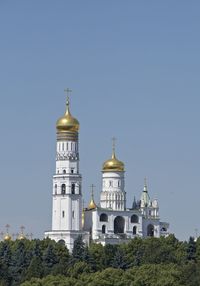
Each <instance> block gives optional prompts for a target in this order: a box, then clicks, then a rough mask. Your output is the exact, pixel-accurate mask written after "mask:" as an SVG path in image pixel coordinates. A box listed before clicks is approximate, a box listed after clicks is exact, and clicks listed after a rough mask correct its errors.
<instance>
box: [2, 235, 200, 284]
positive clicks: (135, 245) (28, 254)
mask: <svg viewBox="0 0 200 286" xmlns="http://www.w3.org/2000/svg"><path fill="white" fill-rule="evenodd" d="M17 285H22V286H56V285H59V286H86V285H87V286H112V285H115V286H129V285H130V286H186V285H187V286H198V285H200V238H199V239H198V240H197V241H196V242H195V241H194V239H193V238H190V239H189V241H188V242H181V241H178V240H177V239H176V238H175V237H174V236H173V235H170V236H169V237H167V238H159V239H158V238H147V239H141V238H135V239H133V240H131V241H130V242H129V243H128V244H121V245H106V246H102V245H100V244H91V245H90V247H86V246H85V245H84V243H83V241H82V239H81V237H79V238H78V239H77V241H76V243H75V247H74V250H73V252H72V254H69V252H68V250H67V249H66V247H65V246H63V245H62V244H59V243H55V242H54V241H52V240H49V239H45V240H41V241H40V240H31V241H30V240H16V241H3V242H0V286H17Z"/></svg>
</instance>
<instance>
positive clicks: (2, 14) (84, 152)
mask: <svg viewBox="0 0 200 286" xmlns="http://www.w3.org/2000/svg"><path fill="white" fill-rule="evenodd" d="M199 11H200V2H199V1H184V0H177V1H174V0H173V1H172V0H171V1H170V0H169V1H159V0H157V1H153V0H152V1H132V0H130V1H128V0H127V1H122V0H121V1H116V0H110V1H106V0H102V1H92V0H90V1H88V0H84V1H81V0H79V1H66V0H65V1H64V0H63V1H62V0H60V1H50V0H43V1H39V0H34V1H27V0H19V1H7V0H0V82H1V84H0V99H1V104H0V131H1V144H0V181H1V188H0V193H1V199H0V231H2V230H4V225H5V224H6V223H9V224H10V225H11V226H12V229H11V232H17V231H18V227H19V226H20V225H21V224H23V225H25V226H26V230H25V232H31V231H32V232H33V233H34V235H35V236H36V237H37V236H39V237H42V235H43V232H44V230H48V229H50V227H51V193H52V175H53V173H54V169H55V139H56V136H55V134H56V133H55V123H56V120H57V118H58V117H59V116H61V115H62V114H63V112H64V109H65V95H64V92H63V90H64V88H65V87H70V88H71V89H72V90H73V94H72V98H71V110H72V113H73V115H75V116H76V117H77V118H78V119H79V121H80V124H81V131H80V159H81V164H80V167H81V173H82V175H83V191H84V197H85V200H86V201H88V200H89V193H90V192H89V185H90V184H92V183H93V184H95V186H96V193H95V199H96V201H97V202H98V200H99V193H100V189H101V166H102V163H103V162H104V160H106V159H108V157H109V156H110V153H111V138H112V137H113V136H115V137H117V156H118V158H119V159H120V160H122V161H124V163H125V166H126V191H127V197H128V206H131V203H132V200H133V197H134V195H135V196H136V197H137V198H139V197H140V193H141V191H142V188H143V178H144V177H145V176H146V177H147V179H148V185H149V192H150V196H151V197H152V198H155V197H156V198H157V199H158V200H159V204H160V216H161V218H162V220H164V221H169V222H170V226H171V228H170V230H171V231H172V232H174V233H175V234H176V236H177V237H178V238H180V239H188V237H189V236H190V235H194V233H195V231H194V230H195V228H198V229H199V231H200V224H199V217H200V208H199V202H200V183H199V177H200V176H199V173H200V131H199V122H200V112H199V107H200V92H199V91H200V80H199V78H200V56H199V51H200V36H199V31H200V17H199Z"/></svg>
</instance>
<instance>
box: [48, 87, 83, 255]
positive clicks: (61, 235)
mask: <svg viewBox="0 0 200 286" xmlns="http://www.w3.org/2000/svg"><path fill="white" fill-rule="evenodd" d="M69 91H70V90H69V89H67V92H69ZM56 130H57V142H56V170H55V174H54V176H53V193H52V200H53V203H52V230H51V231H49V232H45V237H49V238H51V239H54V240H56V241H62V242H63V243H65V245H66V246H67V247H68V249H69V250H70V251H72V249H73V244H74V240H75V239H76V238H77V237H78V235H80V234H81V233H82V225H81V219H82V193H81V181H82V178H81V174H80V173H79V146H78V135H79V134H78V132H79V122H78V120H77V119H76V118H74V117H73V116H72V115H71V112H70V103H69V97H67V102H66V111H65V114H64V116H62V117H61V118H59V119H58V120H57V123H56Z"/></svg>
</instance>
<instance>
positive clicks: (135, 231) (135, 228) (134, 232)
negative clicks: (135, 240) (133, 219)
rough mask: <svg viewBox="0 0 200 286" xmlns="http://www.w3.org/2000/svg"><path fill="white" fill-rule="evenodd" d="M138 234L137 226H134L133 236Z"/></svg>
mask: <svg viewBox="0 0 200 286" xmlns="http://www.w3.org/2000/svg"><path fill="white" fill-rule="evenodd" d="M136 233H137V226H134V227H133V234H136Z"/></svg>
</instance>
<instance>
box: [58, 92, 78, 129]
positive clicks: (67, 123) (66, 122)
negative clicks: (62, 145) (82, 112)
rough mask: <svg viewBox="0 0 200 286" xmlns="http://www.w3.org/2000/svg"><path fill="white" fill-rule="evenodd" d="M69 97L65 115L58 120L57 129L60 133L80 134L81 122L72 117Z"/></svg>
mask: <svg viewBox="0 0 200 286" xmlns="http://www.w3.org/2000/svg"><path fill="white" fill-rule="evenodd" d="M69 105H70V103H69V97H68V98H67V103H66V111H65V114H64V115H63V116H62V117H60V118H59V119H58V120H57V123H56V129H57V131H58V132H66V131H69V132H78V131H79V122H78V120H77V119H76V118H74V117H73V116H72V115H71V112H70V108H69Z"/></svg>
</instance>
